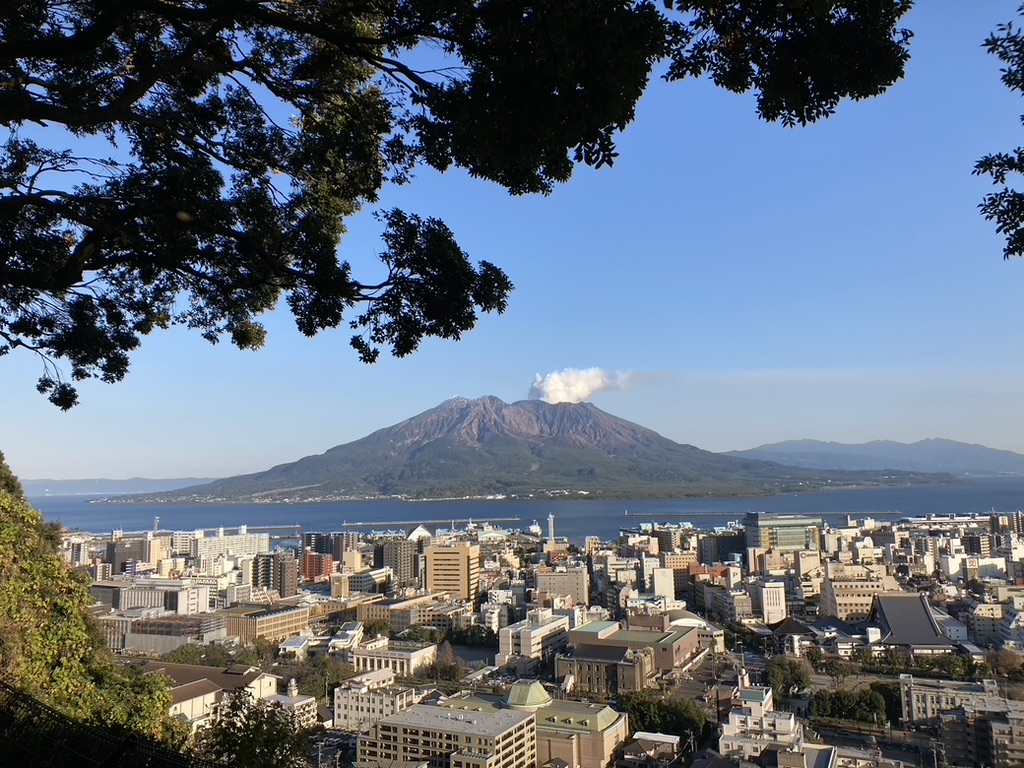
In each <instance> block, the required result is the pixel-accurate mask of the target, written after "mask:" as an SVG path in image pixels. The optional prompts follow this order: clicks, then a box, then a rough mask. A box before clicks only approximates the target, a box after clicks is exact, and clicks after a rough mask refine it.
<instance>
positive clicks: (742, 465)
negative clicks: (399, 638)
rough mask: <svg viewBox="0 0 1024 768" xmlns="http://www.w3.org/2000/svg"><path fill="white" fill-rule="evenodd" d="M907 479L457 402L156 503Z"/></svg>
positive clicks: (569, 409)
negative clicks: (788, 462)
mask: <svg viewBox="0 0 1024 768" xmlns="http://www.w3.org/2000/svg"><path fill="white" fill-rule="evenodd" d="M939 479H948V478H939V477H937V476H934V475H922V474H916V473H911V472H905V473H893V472H891V471H890V472H887V473H886V474H885V475H884V476H883V475H881V473H873V472H829V471H821V470H808V469H798V468H793V467H787V466H784V465H782V464H777V463H774V462H769V461H758V460H753V459H745V458H736V457H731V456H725V455H722V454H717V453H712V452H710V451H704V450H701V449H700V448H697V447H695V446H692V445H686V444H681V443H676V442H673V441H672V440H669V439H668V438H666V437H663V436H661V435H659V434H658V433H657V432H655V431H653V430H651V429H648V428H646V427H642V426H640V425H639V424H634V423H632V422H629V421H626V420H624V419H620V418H618V417H616V416H613V415H611V414H609V413H606V412H605V411H602V410H601V409H600V408H597V407H596V406H594V405H592V404H591V403H558V404H550V403H546V402H543V401H541V400H524V401H521V402H517V403H505V402H503V401H502V400H500V399H498V398H496V397H481V398H478V399H475V400H470V399H467V398H462V397H456V398H452V399H450V400H446V401H445V402H443V403H441V404H440V405H438V406H437V407H436V408H431V409H430V410H428V411H424V412H423V413H421V414H419V415H417V416H414V417H412V418H410V419H407V420H405V421H403V422H401V423H399V424H395V425H394V426H391V427H386V428H384V429H380V430H378V431H376V432H374V433H372V434H370V435H367V436H366V437H363V438H361V439H359V440H355V441H353V442H351V443H345V444H344V445H338V446H336V447H334V448H331V449H330V450H328V451H326V452H325V453H322V454H318V455H315V456H306V457H305V458H302V459H299V460H298V461H295V462H292V463H289V464H281V465H279V466H276V467H273V468H271V469H268V470H266V471H264V472H257V473H255V474H251V475H240V476H237V477H231V478H227V479H224V480H218V481H216V482H213V483H208V484H205V485H200V486H193V487H190V488H185V489H182V490H180V491H176V492H174V493H173V494H168V493H162V494H160V498H161V499H162V500H172V499H173V500H208V501H213V500H231V501H257V500H258V501H284V500H288V501H313V500H336V499H359V498H384V497H391V498H393V497H405V498H411V499H428V498H430V499H456V498H474V497H476V498H479V497H488V496H506V497H519V498H524V497H540V498H556V497H559V498H560V497H572V498H577V497H586V496H597V497H600V498H632V499H637V498H674V497H687V496H737V495H768V494H773V493H779V492H785V491H795V490H803V491H806V490H813V489H815V488H824V487H830V488H835V487H842V486H843V485H853V484H856V485H871V484H907V483H912V482H928V481H936V480H939Z"/></svg>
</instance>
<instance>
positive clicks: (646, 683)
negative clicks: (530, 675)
mask: <svg viewBox="0 0 1024 768" xmlns="http://www.w3.org/2000/svg"><path fill="white" fill-rule="evenodd" d="M656 675H657V668H656V667H655V666H654V652H653V649H651V648H650V647H640V648H628V647H625V646H620V645H590V644H587V643H582V644H580V645H575V646H574V647H573V649H572V650H571V651H569V652H568V653H560V654H558V655H557V656H555V677H556V678H558V679H559V680H562V681H563V686H565V687H566V688H568V689H571V690H575V691H578V692H580V693H583V694H587V693H589V694H595V695H597V696H602V697H610V696H618V695H619V694H621V693H629V692H631V691H642V690H644V689H646V688H653V687H654V686H655V677H656Z"/></svg>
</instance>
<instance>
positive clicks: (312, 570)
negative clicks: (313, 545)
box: [302, 549, 334, 581]
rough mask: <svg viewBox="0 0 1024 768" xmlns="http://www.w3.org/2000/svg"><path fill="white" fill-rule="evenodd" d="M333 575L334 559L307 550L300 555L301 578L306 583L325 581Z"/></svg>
mask: <svg viewBox="0 0 1024 768" xmlns="http://www.w3.org/2000/svg"><path fill="white" fill-rule="evenodd" d="M332 573H334V558H333V557H331V556H330V555H325V554H321V553H320V552H314V551H313V550H311V549H307V550H306V551H305V552H304V553H303V555H302V578H303V579H305V580H306V581H325V580H327V579H329V578H331V574H332Z"/></svg>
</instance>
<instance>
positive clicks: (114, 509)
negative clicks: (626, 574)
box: [31, 477, 1024, 544]
mask: <svg viewBox="0 0 1024 768" xmlns="http://www.w3.org/2000/svg"><path fill="white" fill-rule="evenodd" d="M31 501H32V503H33V506H35V508H36V509H38V510H39V511H40V512H41V513H42V514H43V516H44V517H45V518H46V520H48V521H51V522H57V521H59V522H61V523H63V524H64V525H65V526H67V527H68V528H70V529H73V530H81V531H89V532H91V533H108V532H110V531H112V530H118V529H119V530H123V531H147V530H154V528H155V527H156V518H158V517H159V527H160V528H161V529H162V530H179V531H191V530H197V529H211V528H218V527H220V526H223V527H225V528H229V527H234V526H238V525H248V526H252V527H258V526H271V525H278V526H296V525H298V526H301V527H302V529H303V530H304V531H322V532H329V531H340V530H363V531H366V530H371V529H372V530H383V529H387V528H404V527H408V526H414V525H417V524H420V523H422V524H424V525H425V526H426V527H427V528H430V529H431V530H433V529H435V528H441V527H443V528H446V529H447V528H451V527H452V521H455V526H456V527H458V528H463V527H464V526H465V524H466V521H468V520H472V521H473V522H475V523H483V522H485V521H494V522H495V525H499V526H502V527H505V528H516V529H521V528H525V527H527V526H529V525H530V524H532V523H533V522H534V521H537V522H539V523H540V524H541V526H543V527H544V530H545V532H546V531H547V517H548V515H549V514H550V515H554V518H555V535H556V536H559V537H565V538H567V539H569V540H570V541H572V542H574V543H578V544H581V543H582V542H583V539H584V537H586V536H600V537H601V538H603V539H612V538H616V537H617V536H618V532H619V529H621V528H635V527H637V526H639V525H640V524H641V523H645V522H659V523H661V522H669V523H690V524H692V525H693V526H695V527H696V528H703V529H712V528H717V527H725V526H727V525H728V524H729V523H730V522H731V521H742V520H743V517H744V515H746V513H747V512H792V513H798V514H808V515H820V516H821V517H822V518H823V519H824V520H825V521H826V522H828V523H831V524H833V525H836V524H841V523H844V522H845V521H846V517H847V515H851V516H853V517H856V518H858V519H860V518H864V517H873V518H875V519H878V520H886V521H889V520H897V519H899V518H901V517H918V516H925V515H929V514H935V515H950V514H957V515H963V514H970V513H975V514H988V513H989V512H991V511H992V510H996V511H998V512H1003V513H1006V512H1016V511H1018V510H1021V509H1024V478H1020V477H1016V478H1012V479H1009V478H1008V479H996V480H992V479H985V480H977V481H970V482H959V483H951V484H947V485H929V486H916V487H906V488H865V489H859V490H837V491H826V492H823V493H807V494H785V495H780V496H769V497H764V498H729V499H667V500H656V501H654V500H637V501H621V500H616V501H608V500H597V499H588V500H585V501H568V500H567V501H548V500H545V501H528V500H514V501H395V500H387V501H346V502H325V503H307V504H171V503H168V504H135V503H124V502H114V503H97V502H95V500H93V499H90V498H89V497H86V496H42V497H35V498H32V499H31ZM627 510H628V512H629V515H624V514H623V513H624V512H626V511H627ZM499 519H501V521H500V522H499ZM345 523H367V524H372V525H371V526H370V527H365V528H352V529H347V528H345V527H344V524H345Z"/></svg>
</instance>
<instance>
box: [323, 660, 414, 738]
mask: <svg viewBox="0 0 1024 768" xmlns="http://www.w3.org/2000/svg"><path fill="white" fill-rule="evenodd" d="M418 700H419V694H418V693H417V691H416V689H415V688H411V687H408V686H400V685H396V683H395V673H394V672H393V671H392V670H391V669H378V670H376V671H375V672H365V673H364V674H362V675H357V676H356V677H352V678H349V679H348V680H345V681H343V682H342V683H341V685H339V686H338V687H337V688H335V689H334V727H335V728H338V729H340V730H343V731H367V730H368V729H369V728H370V727H371V726H373V725H374V724H375V723H377V722H378V721H380V720H383V719H384V718H385V717H390V716H391V715H394V714H397V713H398V712H402V711H404V710H406V709H408V708H409V707H411V706H412V705H413V704H415V703H416V702H417V701H418Z"/></svg>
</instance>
